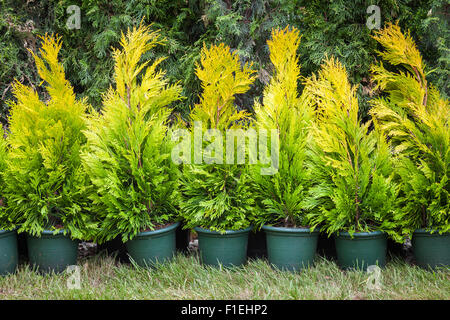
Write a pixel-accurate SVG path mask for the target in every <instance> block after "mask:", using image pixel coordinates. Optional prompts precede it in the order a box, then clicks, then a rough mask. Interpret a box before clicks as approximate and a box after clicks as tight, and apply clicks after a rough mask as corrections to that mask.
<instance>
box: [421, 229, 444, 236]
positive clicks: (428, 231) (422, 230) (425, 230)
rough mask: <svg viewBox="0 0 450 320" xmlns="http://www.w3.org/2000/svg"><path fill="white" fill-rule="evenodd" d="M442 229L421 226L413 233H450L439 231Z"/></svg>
mask: <svg viewBox="0 0 450 320" xmlns="http://www.w3.org/2000/svg"><path fill="white" fill-rule="evenodd" d="M439 231H440V229H433V228H419V229H416V230H414V232H413V233H415V234H429V235H433V236H434V235H445V234H450V232H443V233H439Z"/></svg>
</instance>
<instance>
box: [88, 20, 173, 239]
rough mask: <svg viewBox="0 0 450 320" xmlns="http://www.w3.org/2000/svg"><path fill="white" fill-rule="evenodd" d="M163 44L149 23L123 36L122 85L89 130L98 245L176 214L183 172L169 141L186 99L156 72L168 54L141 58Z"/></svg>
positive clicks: (118, 79) (119, 53) (118, 66)
mask: <svg viewBox="0 0 450 320" xmlns="http://www.w3.org/2000/svg"><path fill="white" fill-rule="evenodd" d="M162 43H163V39H162V37H161V35H160V34H159V32H158V31H150V29H149V27H145V26H140V27H139V28H137V29H136V28H133V30H129V31H128V33H127V34H126V35H123V34H122V38H121V41H120V44H121V47H122V48H121V49H120V50H119V49H117V50H114V60H115V78H114V82H115V85H116V87H115V89H113V88H110V89H109V91H108V92H107V94H106V95H105V96H104V100H103V109H102V114H101V116H99V117H93V118H92V119H90V124H89V130H87V131H85V134H86V137H87V140H88V148H87V150H86V152H84V153H83V160H84V164H85V168H86V171H87V172H88V175H89V177H90V179H91V181H92V184H93V185H94V187H95V190H94V192H92V193H91V199H92V201H93V206H94V208H95V211H96V215H97V218H98V219H99V223H100V227H99V231H98V234H97V235H96V239H97V241H99V242H102V241H106V240H111V239H113V238H115V237H116V236H118V235H121V236H122V240H123V241H124V242H125V241H127V240H129V239H132V238H133V237H134V236H136V234H138V233H139V232H142V231H145V230H154V229H155V228H157V227H159V226H161V225H164V224H166V223H170V222H174V220H175V219H176V212H177V211H176V210H177V209H176V207H175V205H176V202H177V201H176V199H177V192H178V190H177V179H178V169H177V167H176V166H175V164H173V163H172V161H171V159H170V150H171V142H170V141H169V140H168V139H167V138H166V136H167V130H168V127H167V121H168V116H169V115H170V112H171V111H170V109H169V108H167V106H168V105H169V104H170V103H172V102H174V101H177V100H179V99H180V93H181V88H180V86H178V85H169V83H168V80H167V79H165V77H164V75H165V72H164V71H158V70H157V67H158V65H159V64H160V63H161V62H162V60H163V59H162V58H160V59H156V60H155V61H152V62H151V61H150V60H147V61H145V62H142V63H141V62H140V61H141V58H142V56H143V55H144V54H145V53H146V52H147V51H149V50H151V49H153V48H154V47H155V46H157V45H159V44H162Z"/></svg>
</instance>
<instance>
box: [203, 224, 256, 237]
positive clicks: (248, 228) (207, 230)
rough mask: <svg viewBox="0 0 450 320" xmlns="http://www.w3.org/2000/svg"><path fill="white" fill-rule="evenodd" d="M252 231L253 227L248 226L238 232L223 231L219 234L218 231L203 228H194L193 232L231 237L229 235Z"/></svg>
mask: <svg viewBox="0 0 450 320" xmlns="http://www.w3.org/2000/svg"><path fill="white" fill-rule="evenodd" d="M252 229H253V226H249V227H247V228H245V229H240V230H225V232H224V233H222V232H219V231H213V230H209V229H204V228H200V227H195V228H194V230H195V231H197V232H200V233H207V234H217V235H231V234H239V233H246V232H249V231H250V230H252Z"/></svg>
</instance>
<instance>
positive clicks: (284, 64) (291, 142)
mask: <svg viewBox="0 0 450 320" xmlns="http://www.w3.org/2000/svg"><path fill="white" fill-rule="evenodd" d="M299 43H300V35H299V32H298V30H296V29H295V28H294V29H292V30H289V29H288V28H287V27H286V28H285V29H284V30H279V29H277V30H273V31H272V40H269V41H268V42H267V44H268V46H269V49H270V59H271V61H272V64H273V69H274V74H273V76H272V78H271V80H270V83H269V84H268V86H267V87H266V88H265V91H264V96H263V104H262V105H261V104H259V103H258V102H255V114H256V123H255V124H256V127H257V128H258V129H265V130H270V129H277V130H278V132H279V141H280V142H279V168H278V172H277V173H276V174H274V175H261V174H260V170H258V168H257V167H255V168H254V170H252V173H253V177H254V180H255V186H256V189H255V194H256V195H257V198H260V202H261V203H262V207H263V210H261V211H260V212H259V213H258V215H257V217H256V221H257V223H258V224H260V225H263V226H262V229H263V230H264V231H265V233H266V240H267V254H268V258H269V262H270V263H272V264H273V265H275V266H277V267H278V268H282V269H288V270H292V271H297V270H300V269H301V268H303V267H308V266H310V265H312V264H313V262H314V257H315V253H316V247H317V240H318V235H319V231H318V229H317V228H316V229H311V228H310V225H309V224H310V223H309V220H308V216H307V211H306V207H305V206H306V201H305V200H306V199H307V198H308V191H309V187H310V186H311V176H310V171H309V170H308V169H307V154H308V150H307V148H308V147H309V146H310V145H311V144H312V142H313V141H312V139H311V134H310V130H309V129H310V126H311V120H312V119H313V109H312V108H311V107H310V105H309V104H308V103H305V101H304V99H303V97H299V96H298V94H297V81H298V79H299V77H300V66H299V64H298V57H297V48H298V46H299Z"/></svg>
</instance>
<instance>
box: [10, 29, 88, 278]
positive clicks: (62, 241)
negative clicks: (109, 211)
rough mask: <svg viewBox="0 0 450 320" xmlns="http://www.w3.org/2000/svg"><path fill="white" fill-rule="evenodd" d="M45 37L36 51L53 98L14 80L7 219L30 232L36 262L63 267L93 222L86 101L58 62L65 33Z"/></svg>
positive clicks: (31, 255)
mask: <svg viewBox="0 0 450 320" xmlns="http://www.w3.org/2000/svg"><path fill="white" fill-rule="evenodd" d="M42 40H43V42H42V49H41V50H40V53H41V56H42V58H40V57H38V56H37V55H35V54H34V53H33V52H31V53H32V54H33V57H34V59H35V62H36V66H37V70H38V73H39V75H40V77H41V78H42V80H43V82H46V83H47V86H46V89H47V92H48V96H46V97H47V98H48V99H46V100H45V101H41V100H40V99H39V96H38V94H37V92H36V91H34V90H33V89H32V88H30V87H27V86H25V85H23V84H21V83H19V82H17V81H16V82H15V84H14V91H13V92H14V96H15V98H16V99H17V101H15V102H11V104H10V106H11V114H10V117H9V121H10V127H9V130H10V133H9V134H8V137H7V142H8V144H9V147H10V149H9V150H10V151H9V152H8V157H7V160H6V168H5V172H4V175H3V176H4V180H5V189H4V194H5V195H6V198H7V199H8V205H7V207H6V214H7V215H8V219H9V220H10V221H11V222H12V223H14V224H16V225H18V226H19V228H18V232H26V234H27V246H28V256H29V259H30V262H31V264H32V265H36V266H37V268H38V270H40V271H43V272H46V271H51V270H53V271H55V272H60V271H63V270H64V269H65V268H66V267H67V266H68V265H73V264H76V260H77V252H78V241H77V239H83V238H85V237H88V236H89V231H91V230H92V228H93V227H94V223H93V221H92V220H91V219H90V218H91V216H90V214H89V213H88V212H87V210H89V208H88V205H87V198H86V193H85V188H86V179H85V175H84V172H83V170H81V157H80V149H81V148H82V147H83V145H84V144H85V141H86V139H85V137H84V135H83V132H82V131H83V130H84V129H85V128H86V113H85V112H86V109H87V105H86V104H85V103H84V101H78V100H76V98H75V94H74V92H73V88H72V87H71V85H70V83H69V82H68V81H67V80H66V79H65V74H64V68H63V66H62V64H60V63H59V62H58V53H59V50H60V49H61V41H60V38H57V37H53V36H50V35H46V36H45V37H43V38H42Z"/></svg>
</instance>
